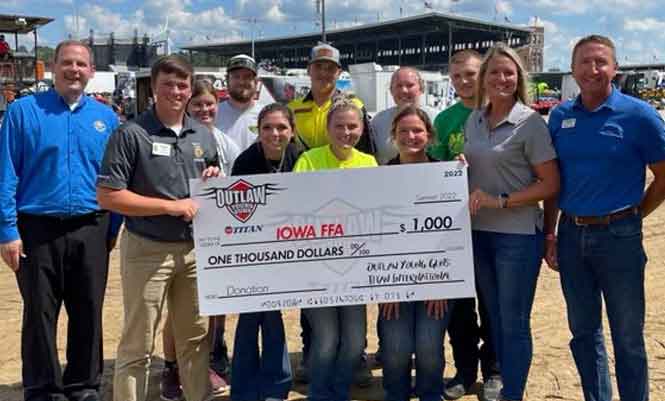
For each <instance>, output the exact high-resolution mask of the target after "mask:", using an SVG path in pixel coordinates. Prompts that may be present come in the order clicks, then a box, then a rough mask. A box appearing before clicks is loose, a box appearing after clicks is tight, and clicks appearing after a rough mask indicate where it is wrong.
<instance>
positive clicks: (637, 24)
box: [623, 17, 665, 34]
mask: <svg viewBox="0 0 665 401" xmlns="http://www.w3.org/2000/svg"><path fill="white" fill-rule="evenodd" d="M623 28H624V29H625V30H626V31H638V32H654V33H660V34H662V33H663V32H664V31H665V21H661V20H658V19H655V18H652V17H647V18H627V19H626V20H625V22H624V25H623Z"/></svg>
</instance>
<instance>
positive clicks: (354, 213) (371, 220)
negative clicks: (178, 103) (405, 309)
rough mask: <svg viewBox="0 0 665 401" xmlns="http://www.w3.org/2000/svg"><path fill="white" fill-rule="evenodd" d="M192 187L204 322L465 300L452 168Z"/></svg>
mask: <svg viewBox="0 0 665 401" xmlns="http://www.w3.org/2000/svg"><path fill="white" fill-rule="evenodd" d="M190 185H191V193H192V195H193V197H194V198H195V199H196V201H197V202H198V203H199V205H200V209H199V212H198V214H197V215H196V218H195V219H194V239H195V245H196V262H197V267H198V291H199V305H200V309H201V313H202V314H204V315H215V314H224V313H234V312H252V311H266V310H274V309H285V308H316V307H325V306H336V305H353V304H368V303H377V302H404V301H416V300H425V299H444V298H462V297H473V296H474V295H475V289H474V278H473V256H472V249H471V232H470V219H469V211H468V210H469V209H468V206H467V199H468V190H467V176H466V168H465V167H463V166H461V165H460V163H458V162H449V163H425V164H412V165H402V166H385V167H376V168H362V169H353V170H335V171H320V172H313V173H289V174H265V175H253V176H238V177H228V178H218V179H211V180H208V181H206V182H202V181H200V180H192V181H191V182H190Z"/></svg>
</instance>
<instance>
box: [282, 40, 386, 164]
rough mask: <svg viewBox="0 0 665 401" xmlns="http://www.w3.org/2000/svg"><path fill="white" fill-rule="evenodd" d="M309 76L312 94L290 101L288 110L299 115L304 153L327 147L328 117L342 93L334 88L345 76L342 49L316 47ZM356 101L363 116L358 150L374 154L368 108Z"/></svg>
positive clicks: (311, 59)
mask: <svg viewBox="0 0 665 401" xmlns="http://www.w3.org/2000/svg"><path fill="white" fill-rule="evenodd" d="M307 73H308V74H309V76H310V78H311V81H312V83H311V89H310V91H309V93H308V94H307V96H305V97H304V98H298V99H294V100H292V101H291V102H289V108H290V109H291V110H293V113H294V114H295V116H296V132H297V140H298V143H299V144H300V145H301V146H303V148H304V149H305V150H308V149H312V148H317V147H319V146H323V145H327V144H328V135H327V134H326V125H327V117H326V116H327V114H328V111H329V110H330V106H331V105H332V103H333V101H334V100H335V97H336V96H338V95H340V94H341V92H340V91H339V90H337V88H336V87H335V85H336V83H337V79H338V78H339V76H340V74H341V73H342V64H341V63H340V59H339V50H337V49H336V48H334V47H332V46H330V45H328V44H324V43H321V44H319V45H317V46H315V47H313V48H312V51H311V53H310V61H309V66H308V67H307ZM353 102H354V103H355V104H356V105H357V106H358V107H359V108H360V109H362V110H363V113H364V118H363V125H364V129H363V135H362V136H361V138H360V141H359V142H358V145H356V148H357V149H359V150H361V151H363V152H365V153H369V154H372V155H373V154H374V153H376V146H375V144H374V135H373V133H372V128H371V126H370V124H369V118H368V117H367V112H366V110H365V109H364V107H365V106H364V104H363V102H362V100H360V99H358V98H355V99H354V100H353Z"/></svg>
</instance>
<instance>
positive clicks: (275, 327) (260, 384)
mask: <svg viewBox="0 0 665 401" xmlns="http://www.w3.org/2000/svg"><path fill="white" fill-rule="evenodd" d="M259 327H260V328H261V340H262V343H261V349H262V351H263V352H262V355H261V356H259V344H258V335H259ZM232 371H233V374H232V375H231V399H232V400H233V401H258V400H264V399H266V398H268V397H270V398H280V399H285V398H287V397H288V395H289V390H291V382H292V380H291V363H290V361H289V351H288V349H287V346H286V339H285V337H284V323H283V322H282V313H281V312H280V311H270V312H256V313H243V314H240V316H239V317H238V326H237V328H236V336H235V343H234V346H233V362H232Z"/></svg>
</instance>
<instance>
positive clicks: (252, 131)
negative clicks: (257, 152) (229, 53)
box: [215, 54, 261, 152]
mask: <svg viewBox="0 0 665 401" xmlns="http://www.w3.org/2000/svg"><path fill="white" fill-rule="evenodd" d="M256 71H257V70H256V61H254V59H253V58H251V57H249V56H247V55H244V54H240V55H237V56H233V57H231V59H230V60H229V63H228V64H227V67H226V80H227V83H228V89H229V96H230V97H229V99H228V100H227V101H225V102H223V103H221V104H220V105H219V110H218V111H217V122H216V123H215V125H216V126H217V128H219V129H220V130H221V131H222V132H223V133H225V134H226V135H228V137H229V138H231V139H233V141H234V142H235V143H236V144H237V145H238V147H240V151H241V152H242V151H244V150H245V149H247V148H248V147H249V146H250V145H251V144H253V143H254V142H255V141H256V137H257V134H258V126H257V118H258V116H259V111H261V106H260V105H258V104H257V102H256V93H257V90H256V89H257V84H258V80H257V76H256V75H257V73H256Z"/></svg>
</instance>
